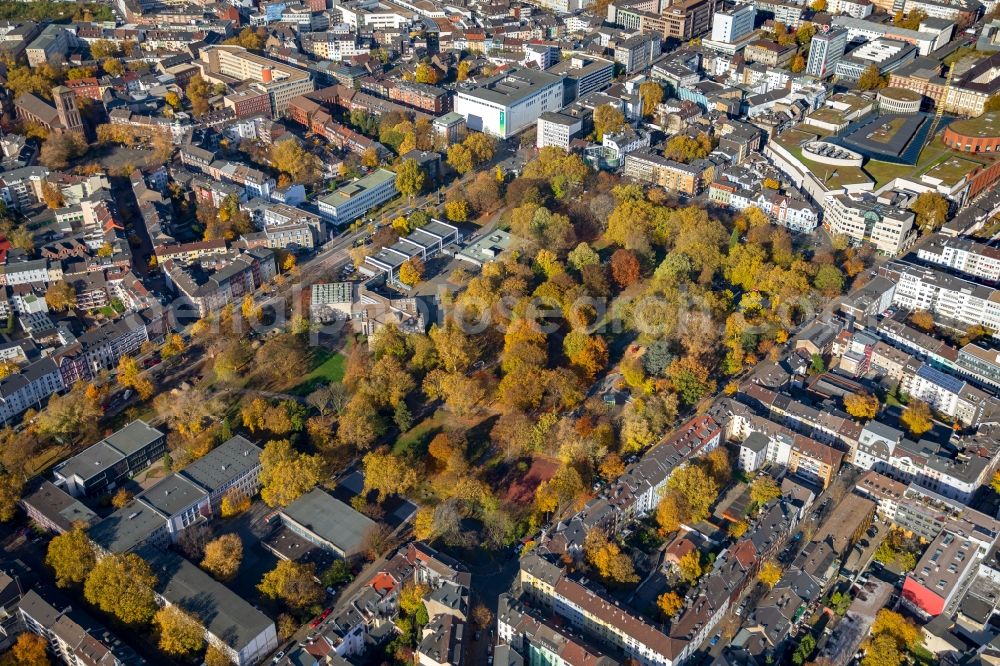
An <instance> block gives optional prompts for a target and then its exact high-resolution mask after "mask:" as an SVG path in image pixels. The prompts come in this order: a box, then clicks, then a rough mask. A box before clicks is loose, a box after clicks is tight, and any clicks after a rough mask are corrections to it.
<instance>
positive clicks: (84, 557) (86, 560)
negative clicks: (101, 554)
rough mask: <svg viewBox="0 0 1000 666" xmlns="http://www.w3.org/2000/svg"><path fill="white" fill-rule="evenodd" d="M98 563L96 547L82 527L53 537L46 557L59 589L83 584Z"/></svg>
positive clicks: (46, 562)
mask: <svg viewBox="0 0 1000 666" xmlns="http://www.w3.org/2000/svg"><path fill="white" fill-rule="evenodd" d="M96 562H97V557H96V555H95V553H94V546H93V544H92V543H91V542H90V539H89V538H88V537H87V533H86V532H84V531H83V529H82V527H80V526H76V527H74V528H73V529H71V530H69V531H68V532H63V533H62V534H59V535H57V536H55V537H53V538H52V541H50V542H49V548H48V552H47V553H46V555H45V564H47V565H48V566H50V567H52V571H53V572H54V573H55V577H56V585H58V586H59V587H69V586H70V585H80V584H81V583H83V581H84V580H86V578H87V574H88V573H89V572H90V570H91V569H92V568H93V567H94V564H96Z"/></svg>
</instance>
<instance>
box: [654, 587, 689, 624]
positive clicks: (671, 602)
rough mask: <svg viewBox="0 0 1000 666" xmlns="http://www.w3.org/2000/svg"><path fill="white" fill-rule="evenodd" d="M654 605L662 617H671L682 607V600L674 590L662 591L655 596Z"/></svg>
mask: <svg viewBox="0 0 1000 666" xmlns="http://www.w3.org/2000/svg"><path fill="white" fill-rule="evenodd" d="M656 607H657V608H659V609H660V612H661V613H663V615H664V617H667V618H672V617H674V616H675V615H677V614H678V613H679V612H681V609H683V608H684V600H683V599H682V598H681V595H679V594H677V593H676V592H673V591H670V592H664V593H663V594H661V595H660V596H658V597H657V598H656Z"/></svg>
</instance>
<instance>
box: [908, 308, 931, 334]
mask: <svg viewBox="0 0 1000 666" xmlns="http://www.w3.org/2000/svg"><path fill="white" fill-rule="evenodd" d="M909 319H910V323H911V324H913V325H914V326H916V327H917V328H919V329H920V330H922V331H924V332H926V333H930V332H932V331H933V330H934V315H933V314H931V313H930V312H928V311H927V310H916V311H914V312H913V313H912V314H911V315H910V317H909Z"/></svg>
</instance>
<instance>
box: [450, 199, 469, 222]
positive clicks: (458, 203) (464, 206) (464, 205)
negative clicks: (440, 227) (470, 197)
mask: <svg viewBox="0 0 1000 666" xmlns="http://www.w3.org/2000/svg"><path fill="white" fill-rule="evenodd" d="M444 215H445V217H447V218H448V220H450V221H451V222H465V221H466V220H468V219H469V202H468V201H466V200H465V199H452V200H450V201H446V202H445V204H444Z"/></svg>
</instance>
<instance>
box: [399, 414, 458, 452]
mask: <svg viewBox="0 0 1000 666" xmlns="http://www.w3.org/2000/svg"><path fill="white" fill-rule="evenodd" d="M444 422H445V415H444V414H442V413H441V412H440V411H438V412H435V413H434V414H433V415H432V416H430V417H428V418H426V419H424V420H423V421H421V422H420V423H418V424H417V425H415V426H413V427H412V428H410V429H409V430H408V431H406V432H404V433H403V434H402V435H400V436H399V438H398V439H397V440H396V442H395V443H394V444H393V445H392V453H393V455H396V456H402V457H404V458H410V459H414V460H416V459H418V458H421V457H422V456H423V455H424V453H426V451H427V445H428V444H430V442H431V439H433V437H434V435H436V434H438V433H439V432H441V430H442V429H443V427H444Z"/></svg>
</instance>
